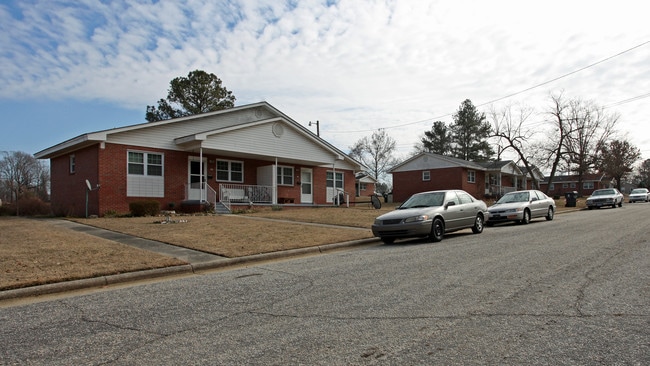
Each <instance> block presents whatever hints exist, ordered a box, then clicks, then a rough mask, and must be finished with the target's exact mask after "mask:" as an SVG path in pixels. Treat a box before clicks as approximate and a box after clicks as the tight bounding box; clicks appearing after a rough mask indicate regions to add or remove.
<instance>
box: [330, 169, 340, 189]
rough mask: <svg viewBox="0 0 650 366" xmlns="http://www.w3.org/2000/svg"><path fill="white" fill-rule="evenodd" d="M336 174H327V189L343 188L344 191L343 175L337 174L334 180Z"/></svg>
mask: <svg viewBox="0 0 650 366" xmlns="http://www.w3.org/2000/svg"><path fill="white" fill-rule="evenodd" d="M334 176H335V175H334V172H332V171H330V172H327V180H326V186H327V188H335V187H336V188H341V189H343V173H339V172H336V178H334Z"/></svg>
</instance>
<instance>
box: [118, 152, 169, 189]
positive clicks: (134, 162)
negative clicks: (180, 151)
mask: <svg viewBox="0 0 650 366" xmlns="http://www.w3.org/2000/svg"><path fill="white" fill-rule="evenodd" d="M164 160H165V159H164V155H163V154H160V153H153V152H146V151H127V168H126V169H127V175H126V195H127V197H164V196H165V179H164Z"/></svg>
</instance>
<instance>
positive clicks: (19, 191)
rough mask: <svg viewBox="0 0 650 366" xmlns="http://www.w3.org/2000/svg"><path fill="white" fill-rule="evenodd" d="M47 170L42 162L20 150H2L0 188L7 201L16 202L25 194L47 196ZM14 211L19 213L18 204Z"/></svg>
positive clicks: (48, 178)
mask: <svg viewBox="0 0 650 366" xmlns="http://www.w3.org/2000/svg"><path fill="white" fill-rule="evenodd" d="M49 181H50V177H49V172H48V169H47V167H46V166H45V164H44V163H42V162H40V161H38V160H37V159H36V158H35V157H34V156H32V155H30V154H27V153H25V152H22V151H12V152H7V151H4V152H2V159H0V189H1V191H2V193H3V196H4V199H5V200H6V201H7V202H15V203H18V201H19V200H20V198H21V197H23V196H25V195H36V196H38V197H39V198H41V199H44V198H46V196H47V187H48V186H49ZM16 213H17V214H20V211H19V208H18V206H16Z"/></svg>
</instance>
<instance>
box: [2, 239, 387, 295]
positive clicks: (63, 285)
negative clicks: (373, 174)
mask: <svg viewBox="0 0 650 366" xmlns="http://www.w3.org/2000/svg"><path fill="white" fill-rule="evenodd" d="M378 241H379V239H378V238H369V239H359V240H352V241H347V242H342V243H334V244H326V245H319V246H315V247H307V248H299V249H290V250H285V251H279V252H271V253H263V254H255V255H249V256H245V257H236V258H227V259H219V260H215V261H210V262H203V263H194V264H183V265H178V266H171V267H164V268H155V269H148V270H142V271H135V272H126V273H119V274H115V275H106V276H99V277H93V278H84V279H80V280H71V281H64V282H57V283H50V284H46V285H37V286H31V287H23V288H18V289H13V290H5V291H0V301H4V300H15V299H22V298H27V297H37V296H42V295H52V294H58V293H63V292H69V291H75V290H83V289H90V288H99V287H104V286H108V285H115V284H120V283H127V282H133V281H139V280H145V279H152V278H159V277H169V276H177V275H182V274H196V273H197V272H200V271H210V270H214V269H220V268H226V267H231V266H235V265H240V264H246V263H256V262H262V261H267V260H273V259H280V258H290V257H296V256H300V255H308V254H319V253H325V252H329V251H333V250H337V249H342V248H351V247H355V246H362V245H368V244H372V243H375V242H378Z"/></svg>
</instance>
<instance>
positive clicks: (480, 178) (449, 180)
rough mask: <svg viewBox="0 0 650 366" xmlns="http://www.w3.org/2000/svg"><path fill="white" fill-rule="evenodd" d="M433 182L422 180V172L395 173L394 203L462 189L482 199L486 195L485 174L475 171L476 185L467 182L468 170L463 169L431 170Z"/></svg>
mask: <svg viewBox="0 0 650 366" xmlns="http://www.w3.org/2000/svg"><path fill="white" fill-rule="evenodd" d="M428 171H429V172H430V174H431V180H429V181H423V180H422V170H414V171H408V172H396V173H393V201H394V202H404V201H405V200H406V199H407V198H409V197H410V196H411V195H413V194H415V193H418V192H425V191H436V190H441V189H462V190H464V191H466V192H467V193H469V194H471V195H472V196H474V197H476V198H478V199H482V198H483V196H484V195H485V190H484V187H485V173H484V172H483V171H478V170H475V171H474V172H475V180H476V182H475V183H470V182H468V181H467V171H468V170H467V169H466V168H462V167H454V168H444V169H431V170H428Z"/></svg>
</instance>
